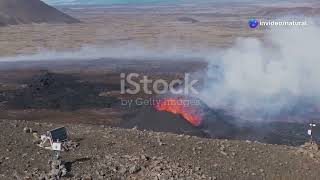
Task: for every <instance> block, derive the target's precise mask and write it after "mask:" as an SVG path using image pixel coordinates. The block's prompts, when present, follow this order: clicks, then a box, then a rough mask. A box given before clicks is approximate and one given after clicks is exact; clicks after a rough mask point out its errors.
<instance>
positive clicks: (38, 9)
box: [0, 0, 79, 26]
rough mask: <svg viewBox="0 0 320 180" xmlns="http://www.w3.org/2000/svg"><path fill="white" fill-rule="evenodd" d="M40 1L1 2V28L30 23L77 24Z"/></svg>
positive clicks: (9, 0)
mask: <svg viewBox="0 0 320 180" xmlns="http://www.w3.org/2000/svg"><path fill="white" fill-rule="evenodd" d="M76 22H79V20H77V19H75V18H73V17H71V16H69V15H66V14H64V13H62V12H60V11H58V10H57V9H55V8H53V7H51V6H49V5H47V4H45V3H44V2H42V1H40V0H0V26H5V25H16V24H29V23H76Z"/></svg>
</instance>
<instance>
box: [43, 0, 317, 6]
mask: <svg viewBox="0 0 320 180" xmlns="http://www.w3.org/2000/svg"><path fill="white" fill-rule="evenodd" d="M42 1H44V2H46V3H48V4H50V5H111V4H139V3H181V2H189V3H203V2H212V3H217V2H219V3H223V2H237V3H242V2H243V3H245V2H266V1H265V0H42ZM305 1H308V2H318V1H319V0H268V2H305Z"/></svg>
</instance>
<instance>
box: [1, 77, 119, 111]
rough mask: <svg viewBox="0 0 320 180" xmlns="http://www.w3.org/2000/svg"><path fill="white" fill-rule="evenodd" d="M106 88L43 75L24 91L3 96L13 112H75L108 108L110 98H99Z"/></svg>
mask: <svg viewBox="0 0 320 180" xmlns="http://www.w3.org/2000/svg"><path fill="white" fill-rule="evenodd" d="M106 88H107V87H105V86H103V85H100V84H92V83H88V82H82V81H80V80H78V79H77V78H75V77H72V76H70V75H64V74H55V73H50V72H44V73H42V74H40V75H38V76H35V77H34V78H32V79H31V80H30V81H28V82H27V87H26V88H23V89H19V90H16V91H14V92H7V93H5V94H6V96H5V97H4V98H6V101H7V105H8V106H9V108H13V109H29V108H41V109H43V108H48V109H59V110H77V109H80V108H95V107H101V108H105V107H111V105H113V104H116V103H117V102H118V101H117V99H116V98H114V97H105V96H103V97H102V96H99V93H100V92H101V91H103V90H105V89H106Z"/></svg>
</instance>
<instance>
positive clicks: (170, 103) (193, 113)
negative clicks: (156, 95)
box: [154, 98, 202, 126]
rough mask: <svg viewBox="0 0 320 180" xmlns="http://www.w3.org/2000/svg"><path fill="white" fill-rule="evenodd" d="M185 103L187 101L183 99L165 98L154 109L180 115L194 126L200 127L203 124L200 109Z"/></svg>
mask: <svg viewBox="0 0 320 180" xmlns="http://www.w3.org/2000/svg"><path fill="white" fill-rule="evenodd" d="M184 102H186V101H184V99H182V98H165V99H161V100H159V101H158V102H157V104H156V105H155V106H154V107H155V109H157V110H158V111H166V112H170V113H173V114H179V115H181V116H182V117H183V118H184V119H186V120H187V121H188V122H189V123H191V124H192V125H193V126H199V125H200V124H201V122H202V117H201V113H200V112H199V111H198V107H197V106H195V105H190V104H186V103H184Z"/></svg>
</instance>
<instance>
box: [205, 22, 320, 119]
mask: <svg viewBox="0 0 320 180" xmlns="http://www.w3.org/2000/svg"><path fill="white" fill-rule="evenodd" d="M319 35H320V27H319V26H317V25H309V26H307V27H295V28H289V27H281V28H280V27H278V28H272V29H271V30H270V32H267V34H266V40H265V41H263V42H262V41H261V40H258V39H254V38H246V39H239V40H238V41H237V43H236V44H235V45H234V46H233V47H232V48H230V49H228V50H226V51H225V52H223V53H222V55H221V56H218V57H213V58H211V59H210V60H211V64H210V68H209V70H208V73H207V74H208V79H207V84H206V87H205V88H204V90H203V91H202V93H201V98H202V99H203V100H204V101H205V102H206V103H207V104H208V105H209V106H211V107H216V108H221V107H223V108H226V109H232V110H233V111H235V112H236V113H239V114H242V113H243V112H246V113H247V112H253V113H256V114H262V113H267V114H268V115H275V114H278V113H280V112H281V111H285V110H290V109H292V108H294V107H297V105H299V103H307V104H309V103H311V104H313V105H315V106H316V105H319V104H320V103H319V102H320V101H319V100H320V51H319V40H320V37H319Z"/></svg>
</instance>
